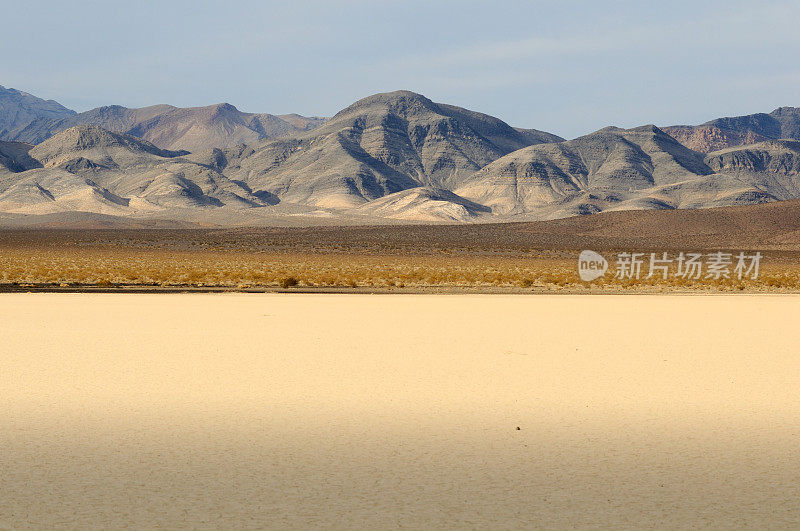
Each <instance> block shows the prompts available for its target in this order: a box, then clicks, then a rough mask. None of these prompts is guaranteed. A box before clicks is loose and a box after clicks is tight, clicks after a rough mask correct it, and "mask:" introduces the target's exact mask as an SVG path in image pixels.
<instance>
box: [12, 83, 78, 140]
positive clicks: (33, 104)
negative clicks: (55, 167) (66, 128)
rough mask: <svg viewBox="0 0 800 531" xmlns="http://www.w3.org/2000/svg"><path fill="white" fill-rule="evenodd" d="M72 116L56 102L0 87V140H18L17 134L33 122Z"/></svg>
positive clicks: (70, 112) (70, 111) (71, 113)
mask: <svg viewBox="0 0 800 531" xmlns="http://www.w3.org/2000/svg"><path fill="white" fill-rule="evenodd" d="M74 114H75V111H72V110H70V109H67V108H66V107H64V106H63V105H61V104H60V103H58V102H56V101H53V100H43V99H41V98H37V97H36V96H33V95H31V94H28V93H27V92H22V91H20V90H16V89H12V88H5V87H3V86H0V140H19V138H17V136H18V134H19V132H20V131H21V130H22V129H24V128H25V127H26V126H27V125H28V124H30V123H31V122H32V121H34V120H37V119H45V120H58V119H61V118H66V117H68V116H72V115H74Z"/></svg>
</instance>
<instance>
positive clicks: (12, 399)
mask: <svg viewBox="0 0 800 531" xmlns="http://www.w3.org/2000/svg"><path fill="white" fill-rule="evenodd" d="M798 311H800V298H798V297H797V296H793V295H786V296H750V295H743V296H742V295H738V296H706V297H691V296H636V297H630V296H605V297H593V296H571V295H568V296H557V297H556V296H545V295H543V296H540V297H519V296H496V295H407V296H396V295H325V296H320V295H302V294H297V295H283V294H185V295H168V296H164V295H156V294H144V295H129V294H126V295H122V294H55V293H39V294H2V295H0V323H2V325H0V326H2V330H3V341H2V343H0V366H2V370H3V378H2V379H0V403H2V404H3V408H2V414H0V492H2V493H3V494H2V496H0V522H2V527H6V526H7V527H9V528H12V529H13V528H28V527H34V528H51V529H52V528H95V527H98V528H121V527H134V528H155V527H164V528H176V527H187V528H265V527H272V528H287V527H290V528H312V527H334V528H385V527H411V528H456V527H458V528H477V527H481V528H522V527H530V526H537V527H547V528H571V527H590V526H600V527H611V526H617V527H644V528H654V527H658V528H682V527H709V528H742V527H754V528H762V529H763V528H794V527H796V526H797V525H798V524H800V506H798V504H797V499H798V497H799V496H800V481H798V479H800V443H799V442H798V438H797V434H798V430H800V420H798V419H800V400H798V396H797V392H796V391H797V389H798V387H799V386H800V361H799V360H798V357H797V355H796V353H797V349H796V345H795V344H794V336H793V335H792V334H791V333H789V331H790V330H793V329H794V328H795V324H796V323H795V321H796V316H797V314H798ZM678 331H679V333H678Z"/></svg>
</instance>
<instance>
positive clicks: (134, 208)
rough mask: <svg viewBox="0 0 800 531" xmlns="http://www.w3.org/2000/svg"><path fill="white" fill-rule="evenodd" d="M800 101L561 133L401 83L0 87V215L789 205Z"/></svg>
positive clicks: (464, 214) (296, 218) (270, 219)
mask: <svg viewBox="0 0 800 531" xmlns="http://www.w3.org/2000/svg"><path fill="white" fill-rule="evenodd" d="M797 139H800V109H795V108H791V107H782V108H780V109H777V110H775V111H773V112H772V113H770V114H756V115H751V116H743V117H736V118H720V119H717V120H713V121H711V122H708V123H706V124H702V125H699V126H670V127H663V128H659V127H656V126H654V125H646V126H641V127H636V128H633V129H620V128H616V127H606V128H604V129H601V130H599V131H596V132H594V133H590V134H588V135H584V136H582V137H579V138H575V139H572V140H565V139H563V138H561V137H558V136H556V135H554V134H551V133H546V132H543V131H539V130H536V129H522V128H515V127H512V126H510V125H508V124H507V123H505V122H503V121H502V120H500V119H497V118H494V117H491V116H488V115H486V114H482V113H479V112H475V111H470V110H467V109H463V108H460V107H456V106H453V105H449V104H443V103H436V102H433V101H431V100H430V99H428V98H426V97H424V96H422V95H420V94H416V93H414V92H410V91H397V92H391V93H383V94H375V95H373V96H369V97H366V98H364V99H361V100H359V101H357V102H355V103H354V104H352V105H350V106H349V107H347V108H345V109H343V110H341V111H340V112H338V113H337V114H335V115H334V116H333V117H331V118H329V119H322V118H306V117H303V116H300V115H281V116H277V115H271V114H249V113H243V112H240V111H238V110H237V109H236V108H235V107H233V106H232V105H229V104H218V105H213V106H209V107H195V108H178V107H173V106H169V105H156V106H152V107H146V108H141V109H129V108H125V107H119V106H111V107H101V108H98V109H93V110H91V111H87V112H84V113H76V112H74V111H71V110H69V109H67V108H65V107H63V106H61V105H60V104H58V103H56V102H54V101H45V100H41V99H39V98H36V97H34V96H31V95H30V94H26V93H24V92H20V91H16V90H13V89H4V88H2V87H0V221H1V220H2V218H7V219H10V218H11V217H14V218H15V219H16V218H19V217H20V216H23V217H24V216H31V217H35V216H37V215H51V216H52V215H62V216H65V219H66V217H68V216H69V215H70V214H71V213H75V212H84V213H85V212H91V213H99V214H108V215H113V216H122V217H127V218H131V219H139V220H146V219H162V220H175V221H181V222H194V223H203V224H219V225H259V224H297V223H374V222H381V223H383V222H392V221H395V222H409V221H414V222H432V221H446V222H469V221H506V220H508V221H513V220H535V219H555V218H563V217H569V216H574V215H580V214H592V213H596V212H602V211H610V210H642V209H696V208H708V207H719V206H730V205H748V204H756V203H764V202H770V201H780V200H787V199H795V198H800V179H798V171H799V170H800V141H798V140H797Z"/></svg>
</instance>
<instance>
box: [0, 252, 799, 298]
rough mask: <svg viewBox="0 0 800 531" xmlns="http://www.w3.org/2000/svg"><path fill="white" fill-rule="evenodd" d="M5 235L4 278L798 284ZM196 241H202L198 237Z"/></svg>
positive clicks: (568, 265)
mask: <svg viewBox="0 0 800 531" xmlns="http://www.w3.org/2000/svg"><path fill="white" fill-rule="evenodd" d="M58 243H59V242H55V243H53V242H46V244H41V245H38V246H37V245H27V244H26V245H14V246H11V245H3V243H2V241H1V240H0V282H2V283H4V284H12V283H17V284H22V283H32V284H45V283H47V284H60V283H69V284H74V285H91V284H95V285H99V283H100V282H107V283H109V284H110V285H148V286H149V285H165V286H197V285H200V284H202V285H203V286H212V287H231V288H235V287H236V286H239V285H247V286H261V287H270V286H271V287H275V286H281V287H282V288H290V287H293V286H297V285H301V284H302V285H304V286H336V287H347V286H351V287H356V286H362V287H369V286H377V287H414V288H424V287H427V286H431V287H440V288H448V287H451V288H460V287H471V288H481V289H489V290H525V291H533V290H535V291H549V290H552V291H564V290H580V291H584V290H587V289H588V290H591V291H593V292H596V291H605V292H617V291H637V290H643V291H648V290H649V291H665V290H670V289H678V290H706V291H708V290H718V291H731V292H739V291H749V290H754V291H757V290H768V291H792V290H793V291H797V290H800V261H798V260H794V259H793V257H790V258H791V259H789V258H787V259H784V260H783V261H782V262H778V263H775V264H773V265H770V266H766V267H765V268H764V270H763V271H762V275H761V277H760V278H758V279H757V280H742V281H739V279H730V280H720V281H713V280H706V279H699V280H694V279H684V278H680V277H676V276H674V275H672V276H670V277H669V278H668V279H667V280H663V279H661V278H655V277H654V278H651V279H646V278H641V279H639V280H632V281H621V280H618V279H614V278H613V271H609V273H608V274H607V275H606V276H605V277H602V278H601V279H598V280H596V281H594V282H592V283H590V284H587V283H584V282H583V281H581V280H580V279H579V277H578V274H577V268H576V261H575V257H576V256H577V252H572V251H569V252H567V251H564V252H561V253H560V254H553V253H550V254H546V253H540V252H531V251H520V252H516V253H511V252H508V253H480V252H465V251H461V252H445V251H442V250H436V251H435V252H432V251H426V252H422V251H420V252H406V253H398V254H388V253H376V252H372V251H368V250H365V249H363V248H361V247H348V246H346V245H344V244H343V245H341V246H339V247H333V246H332V247H328V248H320V250H318V251H317V252H305V251H304V252H298V251H295V250H293V249H292V248H291V246H289V245H288V244H286V245H285V247H286V248H283V247H281V248H280V249H279V250H275V249H270V248H258V249H250V250H242V249H240V248H237V247H236V245H237V243H236V241H227V240H226V242H225V243H224V244H220V245H214V246H207V247H203V248H202V249H198V248H194V249H193V250H185V249H184V248H183V247H181V246H177V248H172V249H164V248H158V247H154V246H144V245H142V246H135V247H134V246H127V245H114V244H113V243H107V242H104V243H102V244H92V245H82V246H81V245H73V244H70V245H58ZM196 247H197V246H196Z"/></svg>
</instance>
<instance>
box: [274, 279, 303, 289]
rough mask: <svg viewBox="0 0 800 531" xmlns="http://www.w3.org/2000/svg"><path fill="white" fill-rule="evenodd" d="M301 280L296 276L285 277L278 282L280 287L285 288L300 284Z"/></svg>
mask: <svg viewBox="0 0 800 531" xmlns="http://www.w3.org/2000/svg"><path fill="white" fill-rule="evenodd" d="M299 283H300V282H299V281H298V280H297V279H296V278H295V277H284V278H282V279H281V280H280V282H279V283H278V284H279V285H280V287H282V288H283V289H287V288H293V287H294V286H296V285H298V284H299Z"/></svg>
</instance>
